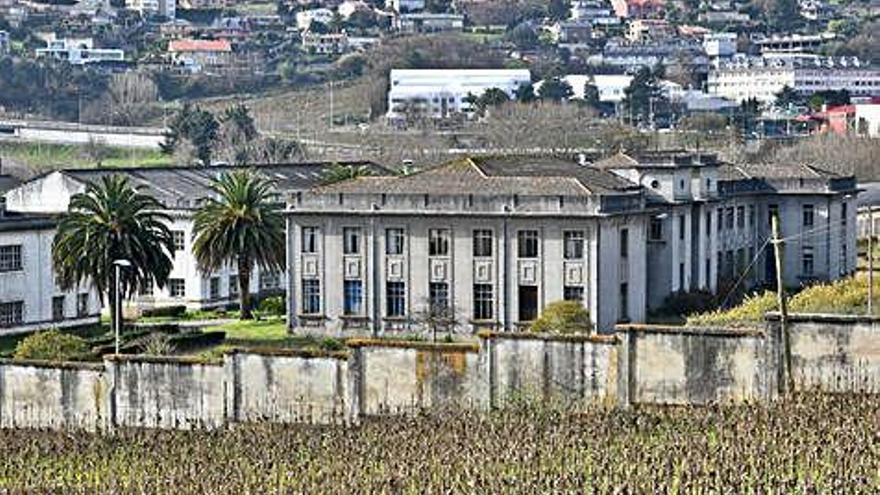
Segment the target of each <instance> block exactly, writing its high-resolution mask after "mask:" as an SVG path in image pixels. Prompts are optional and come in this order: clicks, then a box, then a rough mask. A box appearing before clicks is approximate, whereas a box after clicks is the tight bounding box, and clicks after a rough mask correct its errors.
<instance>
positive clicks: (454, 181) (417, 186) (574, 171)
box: [316, 157, 638, 196]
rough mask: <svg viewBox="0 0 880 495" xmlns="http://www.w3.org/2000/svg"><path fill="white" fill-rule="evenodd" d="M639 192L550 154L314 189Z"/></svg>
mask: <svg viewBox="0 0 880 495" xmlns="http://www.w3.org/2000/svg"><path fill="white" fill-rule="evenodd" d="M629 190H638V186H636V185H635V184H632V183H631V182H629V181H627V180H625V179H622V178H620V177H617V176H615V175H614V174H612V173H610V172H605V171H602V170H597V169H593V168H591V167H586V166H581V165H578V164H577V163H575V162H573V161H570V160H564V159H559V158H550V157H480V158H463V159H459V160H454V161H451V162H449V163H446V164H444V165H440V166H438V167H433V168H430V169H427V170H424V171H421V172H417V173H415V174H412V175H408V176H404V177H360V178H357V179H354V180H350V181H344V182H340V183H336V184H331V185H329V186H324V187H319V188H318V189H317V190H316V192H319V193H354V194H377V193H389V194H439V195H444V194H473V195H478V196H492V195H513V194H518V195H523V196H544V195H553V196H557V195H559V196H591V195H596V194H607V193H612V192H621V191H629Z"/></svg>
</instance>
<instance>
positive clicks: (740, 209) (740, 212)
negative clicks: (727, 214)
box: [736, 206, 746, 229]
mask: <svg viewBox="0 0 880 495" xmlns="http://www.w3.org/2000/svg"><path fill="white" fill-rule="evenodd" d="M736 228H738V229H744V228H746V207H745V206H737V207H736Z"/></svg>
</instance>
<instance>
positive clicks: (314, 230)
mask: <svg viewBox="0 0 880 495" xmlns="http://www.w3.org/2000/svg"><path fill="white" fill-rule="evenodd" d="M302 252H303V253H305V254H314V253H317V252H318V227H303V228H302Z"/></svg>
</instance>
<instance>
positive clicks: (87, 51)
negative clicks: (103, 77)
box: [37, 34, 125, 65]
mask: <svg viewBox="0 0 880 495" xmlns="http://www.w3.org/2000/svg"><path fill="white" fill-rule="evenodd" d="M45 41H46V47H45V48H37V57H50V58H54V59H56V60H63V61H65V62H68V63H70V64H72V65H86V64H94V63H100V62H124V61H125V52H124V51H122V50H121V49H118V48H95V45H94V41H93V40H92V39H91V38H77V39H64V38H56V37H55V35H54V34H53V35H50V36H49V37H47V38H46V40H45Z"/></svg>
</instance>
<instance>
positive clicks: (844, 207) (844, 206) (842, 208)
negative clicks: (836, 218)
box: [840, 201, 849, 225]
mask: <svg viewBox="0 0 880 495" xmlns="http://www.w3.org/2000/svg"><path fill="white" fill-rule="evenodd" d="M848 216H849V208H847V204H846V201H844V202H843V203H840V224H841V225H846V217H848Z"/></svg>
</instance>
